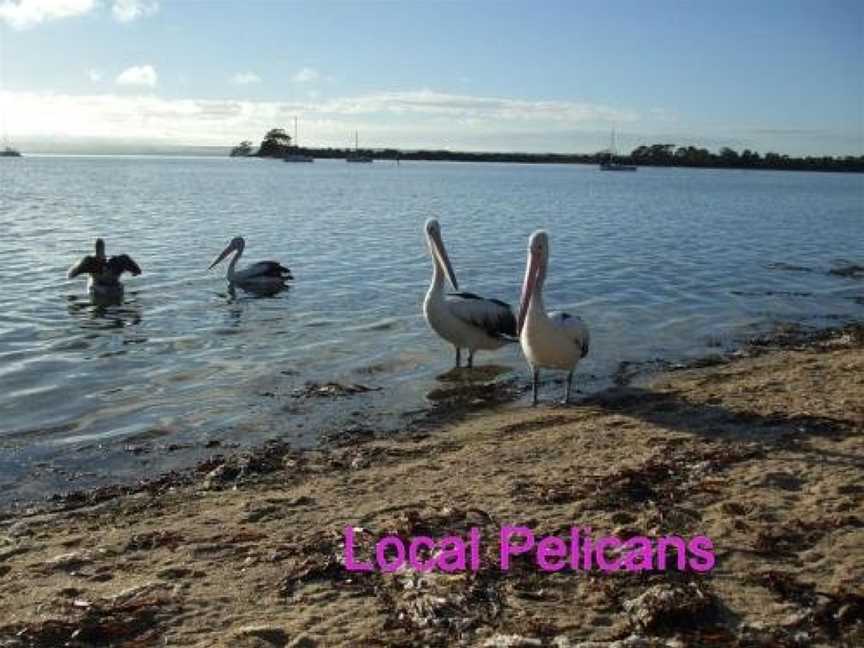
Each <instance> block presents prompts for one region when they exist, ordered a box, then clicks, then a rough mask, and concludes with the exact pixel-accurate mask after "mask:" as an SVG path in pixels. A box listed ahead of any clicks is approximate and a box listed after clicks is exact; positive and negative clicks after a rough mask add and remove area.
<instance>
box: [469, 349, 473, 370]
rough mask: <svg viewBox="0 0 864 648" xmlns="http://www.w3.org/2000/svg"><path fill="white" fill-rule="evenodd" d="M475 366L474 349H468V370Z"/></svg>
mask: <svg viewBox="0 0 864 648" xmlns="http://www.w3.org/2000/svg"><path fill="white" fill-rule="evenodd" d="M473 366H474V349H468V368H469V369H471V368H472V367H473Z"/></svg>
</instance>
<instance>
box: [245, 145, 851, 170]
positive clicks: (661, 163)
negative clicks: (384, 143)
mask: <svg viewBox="0 0 864 648" xmlns="http://www.w3.org/2000/svg"><path fill="white" fill-rule="evenodd" d="M357 152H359V153H360V154H361V155H365V156H369V157H371V158H372V159H374V160H392V161H411V162H420V161H423V162H503V163H520V164H589V165H599V164H600V163H601V162H602V161H603V160H604V159H606V157H607V155H606V154H603V153H590V154H579V153H573V154H562V153H472V152H468V151H449V150H438V151H435V150H419V151H401V150H399V149H380V150H375V149H360V150H359V151H357ZM357 152H355V151H354V150H353V149H341V148H304V147H292V149H291V153H292V154H297V155H308V156H311V157H313V158H315V159H325V160H326V159H343V158H345V157H347V156H348V155H349V154H351V155H353V154H355V153H357ZM709 155H713V154H709ZM774 155H776V154H770V153H769V154H768V155H766V158H767V159H766V158H761V157H760V158H759V159H758V160H755V159H748V160H747V161H746V162H745V161H734V160H723V159H716V160H715V159H706V160H704V161H700V162H693V161H687V160H676V159H663V158H659V159H658V158H651V157H640V156H634V155H626V156H618V157H616V161H618V162H621V163H622V164H632V165H636V166H643V167H648V166H655V167H670V168H671V167H682V168H692V169H744V170H747V169H754V170H763V171H821V172H839V173H864V155H862V156H859V157H851V156H849V157H844V158H825V157H822V158H814V157H806V158H791V157H788V156H781V155H776V158H775V157H769V156H774ZM239 157H261V158H275V159H279V158H281V157H282V156H281V155H261V154H260V153H254V154H252V155H249V156H239ZM714 157H719V156H714Z"/></svg>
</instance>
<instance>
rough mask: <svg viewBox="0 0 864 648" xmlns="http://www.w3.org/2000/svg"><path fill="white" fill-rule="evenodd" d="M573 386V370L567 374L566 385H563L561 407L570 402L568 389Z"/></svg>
mask: <svg viewBox="0 0 864 648" xmlns="http://www.w3.org/2000/svg"><path fill="white" fill-rule="evenodd" d="M572 386H573V370H572V369H571V370H570V373H569V374H567V383H566V384H565V385H564V400H562V401H561V404H562V405H566V404H567V403H569V402H570V388H571V387H572Z"/></svg>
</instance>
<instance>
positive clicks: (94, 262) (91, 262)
mask: <svg viewBox="0 0 864 648" xmlns="http://www.w3.org/2000/svg"><path fill="white" fill-rule="evenodd" d="M104 269H105V260H104V259H100V258H99V257H95V256H90V255H87V256H85V257H84V258H82V259H81V260H80V261H79V262H78V263H76V264H75V265H73V266H72V267H71V268H69V271H68V272H67V273H66V276H67V277H68V278H69V279H72V278H74V277H77V276H78V275H81V274H90V275H92V274H99V273H101V272H102V271H103V270H104Z"/></svg>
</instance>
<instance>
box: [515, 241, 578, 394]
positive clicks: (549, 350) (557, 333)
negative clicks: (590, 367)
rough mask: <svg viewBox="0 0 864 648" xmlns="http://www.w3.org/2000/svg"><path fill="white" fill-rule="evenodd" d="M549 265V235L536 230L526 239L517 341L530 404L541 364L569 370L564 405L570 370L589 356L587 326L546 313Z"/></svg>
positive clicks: (567, 316) (563, 315)
mask: <svg viewBox="0 0 864 648" xmlns="http://www.w3.org/2000/svg"><path fill="white" fill-rule="evenodd" d="M548 265H549V237H548V236H547V235H546V232H544V231H543V230H539V231H537V232H534V233H533V234H532V235H531V238H530V239H529V240H528V264H527V268H526V270H525V283H524V284H523V285H522V302H521V303H520V305H519V343H520V344H521V345H522V353H524V354H525V358H526V359H527V360H528V364H529V365H531V374H532V405H536V404H537V380H538V378H539V375H540V368H541V367H542V368H544V369H563V370H565V371H567V372H569V373H568V374H567V385H566V387H565V388H564V400H563V401H562V403H564V404H566V403H567V402H568V401H569V400H570V387H571V385H572V384H573V370H574V369H575V367H576V364H577V363H578V362H579V361H580V360H581V359H582V358H584V357H585V356H586V355H588V343H589V336H588V327H587V326H585V323H584V322H583V321H582V320H581V319H580V318H579V317H577V316H575V315H570V314H569V313H562V312H558V313H552V314H551V315H547V314H546V307H545V306H544V305H543V283H544V282H545V281H546V268H547V267H548Z"/></svg>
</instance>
